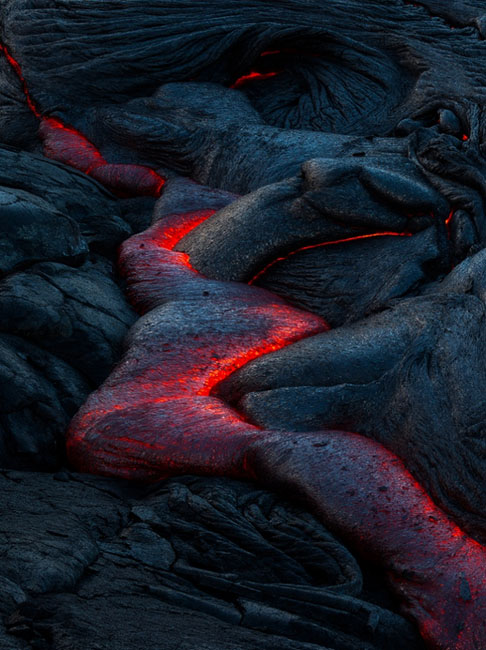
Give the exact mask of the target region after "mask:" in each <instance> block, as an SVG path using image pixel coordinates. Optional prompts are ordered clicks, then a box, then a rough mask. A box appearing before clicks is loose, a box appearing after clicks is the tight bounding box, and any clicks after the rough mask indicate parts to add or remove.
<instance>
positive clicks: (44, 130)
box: [0, 43, 165, 197]
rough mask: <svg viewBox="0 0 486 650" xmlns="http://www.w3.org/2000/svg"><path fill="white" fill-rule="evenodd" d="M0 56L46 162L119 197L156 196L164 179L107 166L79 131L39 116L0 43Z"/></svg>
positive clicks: (147, 170) (146, 172) (123, 166)
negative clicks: (33, 119)
mask: <svg viewBox="0 0 486 650" xmlns="http://www.w3.org/2000/svg"><path fill="white" fill-rule="evenodd" d="M0 53H2V54H3V55H4V56H5V58H6V60H7V61H8V63H9V65H10V67H11V69H12V70H13V72H14V73H15V75H16V76H17V78H18V79H19V82H20V84H21V86H22V90H23V93H24V95H25V98H26V102H27V106H28V107H29V109H30V110H31V112H32V113H33V114H34V115H35V117H37V118H38V120H39V123H40V124H39V137H40V138H41V140H42V142H43V145H44V154H45V155H46V156H47V157H48V158H52V159H53V160H57V161H59V162H62V163H64V164H66V165H70V166H71V167H74V168H75V169H78V170H79V171H82V172H84V173H85V174H87V175H88V176H91V177H92V178H94V179H95V180H97V181H99V182H100V183H101V184H102V185H104V186H105V187H107V188H108V189H109V190H111V191H112V192H113V193H114V194H117V195H119V196H127V197H128V196H154V197H157V196H160V193H161V191H162V187H163V186H164V183H165V179H164V178H162V176H160V175H159V174H157V172H155V171H154V170H153V169H150V168H149V167H145V166H143V165H131V164H110V163H108V162H107V161H106V160H105V159H104V158H103V156H102V155H101V153H100V152H99V151H98V149H97V148H96V147H95V146H94V145H93V144H92V143H91V142H90V141H89V140H88V139H87V138H86V137H85V136H84V135H83V134H82V133H80V132H79V131H77V130H76V129H74V128H73V127H71V126H68V125H66V124H64V123H63V122H61V121H60V120H58V119H57V118H54V117H46V116H44V115H42V113H41V111H40V109H39V107H38V106H37V104H36V103H35V101H34V100H33V99H32V97H31V95H30V92H29V89H28V87H27V83H26V81H25V79H24V76H23V74H22V69H21V67H20V65H19V63H18V62H17V61H16V60H15V59H14V57H13V56H12V55H11V53H10V52H9V51H8V49H7V47H6V46H5V45H3V44H1V43H0Z"/></svg>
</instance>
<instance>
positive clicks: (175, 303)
mask: <svg viewBox="0 0 486 650" xmlns="http://www.w3.org/2000/svg"><path fill="white" fill-rule="evenodd" d="M0 49H1V51H2V53H3V55H4V56H5V58H6V60H7V61H8V62H9V64H10V66H11V68H12V70H13V72H14V73H15V74H16V76H17V77H18V79H19V82H20V83H21V85H22V88H23V91H24V94H25V97H26V102H27V104H28V106H29V109H30V110H31V111H32V113H33V114H34V115H35V116H36V117H37V118H38V119H39V121H40V128H39V134H40V137H41V138H42V140H43V143H44V149H45V153H46V155H47V156H49V157H50V158H53V159H55V160H58V161H61V162H63V163H65V164H69V165H71V166H73V167H75V168H76V169H78V170H80V171H82V172H84V173H86V174H88V175H89V176H91V177H93V178H95V179H97V180H98V181H100V182H102V183H103V184H104V185H106V186H107V187H108V188H110V189H111V190H113V191H114V192H116V193H118V194H120V195H122V196H128V195H144V194H147V195H152V196H158V195H159V194H160V192H161V190H162V187H163V184H164V179H163V178H162V177H161V176H160V175H158V174H157V173H156V172H154V171H153V170H151V169H149V168H147V167H144V166H138V165H125V164H123V165H117V164H112V163H109V162H107V161H106V160H105V159H104V157H103V156H102V154H101V153H100V151H99V150H98V149H97V148H96V147H95V146H94V145H93V144H92V143H91V142H89V140H87V139H86V138H85V137H84V136H83V135H82V134H80V133H79V132H78V131H76V130H75V129H74V128H72V127H70V126H68V125H65V124H63V123H62V122H61V121H59V120H58V119H56V118H53V117H48V116H47V117H46V116H43V115H42V113H41V111H40V110H39V108H38V107H37V105H36V103H35V102H34V101H33V99H32V98H31V97H30V94H29V91H28V88H27V84H26V82H25V79H24V77H23V75H22V71H21V68H20V65H19V64H18V63H17V61H16V60H15V59H14V58H13V56H12V55H11V54H10V53H9V51H8V50H7V48H6V47H5V46H4V45H1V46H0ZM274 74H276V73H266V75H267V76H270V75H271V76H273V75H274ZM255 75H256V76H260V77H261V76H265V75H264V73H252V74H250V75H247V77H246V78H245V77H243V78H240V79H239V80H238V81H237V82H236V83H235V87H236V84H240V85H241V84H243V83H245V82H246V81H247V80H249V79H253V78H255ZM213 212H214V211H212V210H206V211H203V212H199V213H186V214H177V215H173V216H172V217H169V218H166V219H164V220H163V221H162V222H158V223H156V224H155V225H154V226H152V227H151V228H149V229H148V230H147V231H146V232H144V233H142V234H140V235H137V236H135V237H132V238H131V239H130V240H128V241H127V242H126V243H125V244H124V246H123V247H122V252H121V257H120V269H121V271H122V273H123V274H124V275H125V276H126V278H127V283H128V288H129V295H130V298H131V300H132V303H133V305H134V306H135V307H136V308H137V309H138V310H139V311H140V312H142V313H143V314H144V316H143V317H142V318H141V319H140V320H139V322H138V324H137V325H136V326H135V328H134V329H133V330H132V333H131V337H130V340H129V348H128V351H127V353H126V354H125V356H124V358H123V359H122V361H121V363H120V364H119V365H118V367H117V368H116V369H115V370H114V372H113V373H112V375H111V376H110V377H109V378H108V379H107V381H106V382H105V383H104V384H103V385H102V386H101V388H100V389H99V390H97V391H96V392H95V393H93V394H92V395H91V396H90V398H89V399H88V401H87V403H86V404H85V406H84V407H83V408H82V409H81V410H80V412H79V413H78V415H77V416H76V417H75V418H74V420H73V421H72V423H71V426H70V429H69V432H68V440H67V449H68V455H69V458H70V460H71V462H72V464H73V465H74V466H75V467H77V468H78V469H80V470H83V471H88V472H96V473H100V474H104V475H110V476H119V477H124V478H130V479H142V480H159V479H160V478H162V477H165V476H170V475H174V474H180V473H199V474H211V475H228V476H233V477H237V478H251V479H257V480H259V481H260V482H262V483H264V484H267V485H270V486H272V487H274V486H275V487H279V488H283V489H285V490H287V491H291V492H293V493H296V494H299V495H300V496H303V497H304V498H306V499H307V501H308V502H310V503H311V504H312V505H313V507H314V509H315V510H316V511H317V512H318V513H319V514H320V516H321V517H322V519H324V521H326V522H327V523H328V524H329V525H330V526H331V527H332V528H333V529H334V530H335V531H336V532H337V533H339V534H341V535H342V536H343V537H344V538H345V539H346V540H347V541H348V543H349V544H351V545H353V546H354V547H355V548H357V549H358V550H359V551H360V552H362V553H365V554H367V555H368V556H369V557H371V558H374V559H375V560H377V561H379V562H380V563H381V565H382V566H384V568H385V569H386V570H387V571H388V573H389V577H390V582H391V585H392V587H393V588H394V590H395V591H396V593H397V594H398V595H399V596H400V598H401V601H402V604H403V609H404V611H406V612H408V614H409V615H410V616H411V617H413V618H414V619H415V620H416V621H417V623H418V625H419V627H420V630H421V632H422V635H423V637H424V639H425V640H426V641H427V643H428V646H429V647H430V648H441V649H443V650H445V649H447V648H456V649H458V650H461V649H462V650H472V649H473V648H478V647H484V646H485V645H486V628H485V622H484V621H485V619H486V594H485V589H484V586H485V584H486V552H485V549H484V548H483V547H482V546H480V545H479V544H477V543H476V542H475V541H474V540H472V539H471V538H470V537H468V536H467V535H465V534H464V533H463V532H462V531H461V530H460V529H459V528H458V527H457V526H456V525H455V524H454V523H453V522H451V521H450V520H449V519H448V518H447V517H446V515H445V514H444V513H443V512H442V511H441V510H440V509H439V508H437V507H436V506H435V504H434V503H433V502H432V501H431V499H430V498H429V496H428V495H427V494H426V493H425V492H424V490H423V489H422V488H421V486H420V485H419V484H418V483H417V482H416V481H415V480H414V478H413V477H412V476H411V474H410V473H409V472H408V471H407V469H406V468H405V466H404V465H403V463H402V462H401V461H400V460H399V459H398V458H397V457H396V456H394V455H393V454H392V453H391V452H389V451H388V450H387V449H385V448H384V447H383V446H381V445H379V444H378V443H375V442H373V441H371V440H369V439H367V438H364V437H362V436H359V435H356V434H354V433H348V432H342V431H318V432H308V433H299V434H297V433H296V434H289V433H283V432H279V431H265V430H262V429H260V428H258V427H256V426H254V425H252V424H251V423H249V422H246V421H245V420H244V419H243V418H242V417H241V416H240V415H239V414H238V413H237V412H236V411H234V410H233V409H232V408H230V407H229V406H228V405H227V404H226V403H225V402H223V401H222V400H221V399H219V398H218V397H216V396H214V394H213V392H214V389H215V387H216V386H217V385H218V383H219V382H220V381H221V380H222V379H224V378H226V377H227V376H228V375H230V374H231V373H232V372H234V371H235V370H236V369H238V368H240V367H241V366H243V365H244V364H246V363H248V362H249V361H251V360H252V359H255V358H257V357H259V356H261V355H264V354H268V353H270V352H272V351H274V350H278V349H280V348H282V347H284V346H286V345H289V344H292V343H294V342H296V341H298V340H299V339H302V338H303V337H309V336H312V335H315V334H317V333H322V332H325V331H326V329H327V325H326V323H325V322H324V321H323V320H322V319H321V318H319V317H318V316H315V315H313V314H310V313H306V312H303V311H300V310H298V309H295V308H293V307H291V306H289V305H288V304H287V303H285V301H283V300H281V299H280V298H278V297H277V296H275V295H273V294H271V293H269V292H268V291H266V290H264V289H261V288H259V287H255V286H248V285H243V284H237V283H231V282H219V281H214V280H210V279H208V278H205V277H203V276H201V275H200V274H199V273H197V271H195V270H194V269H193V268H192V267H191V264H190V260H189V258H188V256H187V255H186V254H184V253H181V252H176V251H174V250H173V248H174V246H175V245H176V244H177V242H178V241H179V240H180V239H181V238H182V237H183V236H184V235H185V234H186V233H187V232H189V231H190V230H191V229H193V228H194V227H196V226H197V225H198V224H200V223H201V222H202V221H203V220H205V219H207V218H210V216H211V214H213ZM382 234H395V233H382ZM255 279H256V278H254V280H255ZM356 486H359V488H358V489H356Z"/></svg>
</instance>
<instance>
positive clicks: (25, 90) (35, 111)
mask: <svg viewBox="0 0 486 650" xmlns="http://www.w3.org/2000/svg"><path fill="white" fill-rule="evenodd" d="M0 52H2V54H3V55H4V56H5V58H6V60H7V61H8V63H9V64H10V67H11V68H12V70H13V71H14V72H15V74H16V75H17V78H18V80H19V81H20V85H21V86H22V90H23V93H24V95H25V99H26V102H27V106H28V107H29V109H30V110H31V112H32V113H33V114H34V115H35V116H36V117H38V118H40V116H41V114H40V111H39V109H38V108H37V106H36V104H35V102H34V100H33V99H32V97H31V96H30V93H29V89H28V87H27V82H26V81H25V79H24V75H23V74H22V69H21V67H20V65H19V64H18V62H17V61H16V60H15V59H14V57H13V56H12V55H11V54H10V52H9V50H8V48H7V47H6V45H3V43H0Z"/></svg>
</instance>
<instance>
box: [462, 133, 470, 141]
mask: <svg viewBox="0 0 486 650" xmlns="http://www.w3.org/2000/svg"><path fill="white" fill-rule="evenodd" d="M462 140H463V142H466V141H467V140H469V136H467V135H466V134H465V133H463V135H462Z"/></svg>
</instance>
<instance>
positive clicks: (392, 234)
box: [248, 232, 410, 284]
mask: <svg viewBox="0 0 486 650" xmlns="http://www.w3.org/2000/svg"><path fill="white" fill-rule="evenodd" d="M373 237H410V233H405V232H373V233H369V234H367V235H356V236H355V237H346V238H345V239H335V240H334V241H326V242H321V243H320V244H311V245H309V246H301V247H300V248H297V249H296V250H295V251H292V252H291V253H288V254H287V255H283V256H282V257H277V258H275V259H274V260H272V261H271V262H269V264H267V265H266V266H265V267H264V268H263V269H262V270H261V271H258V273H257V274H256V275H255V276H253V278H252V279H251V280H250V281H249V282H248V284H255V282H256V281H257V280H258V279H259V278H261V277H262V275H265V273H266V272H267V271H268V270H269V269H271V268H272V267H273V266H274V265H275V264H277V262H283V261H284V260H288V259H289V257H292V256H293V255H297V253H301V252H302V251H307V250H311V249H313V248H323V247H325V246H335V245H336V244H344V243H346V242H350V241H358V240H360V239H370V238H373Z"/></svg>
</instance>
